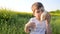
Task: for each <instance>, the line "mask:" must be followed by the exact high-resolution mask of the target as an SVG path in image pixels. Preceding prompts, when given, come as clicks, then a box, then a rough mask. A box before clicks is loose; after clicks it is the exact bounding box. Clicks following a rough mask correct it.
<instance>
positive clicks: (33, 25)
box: [25, 22, 36, 32]
mask: <svg viewBox="0 0 60 34" xmlns="http://www.w3.org/2000/svg"><path fill="white" fill-rule="evenodd" d="M30 27H32V28H33V29H34V28H35V27H36V25H35V23H33V22H31V23H27V24H26V25H25V32H30Z"/></svg>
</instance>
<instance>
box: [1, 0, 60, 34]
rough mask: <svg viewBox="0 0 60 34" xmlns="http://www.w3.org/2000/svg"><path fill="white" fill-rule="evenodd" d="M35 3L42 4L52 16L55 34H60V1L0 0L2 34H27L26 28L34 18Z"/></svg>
mask: <svg viewBox="0 0 60 34" xmlns="http://www.w3.org/2000/svg"><path fill="white" fill-rule="evenodd" d="M35 2H41V3H42V4H43V5H44V8H45V10H47V11H48V12H49V13H50V14H51V22H50V24H51V27H52V32H53V34H60V0H0V34H26V33H25V32H24V26H25V24H26V23H27V22H28V21H29V19H30V18H31V17H33V15H32V10H31V6H32V4H33V3H35Z"/></svg>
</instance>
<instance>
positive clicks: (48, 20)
mask: <svg viewBox="0 0 60 34" xmlns="http://www.w3.org/2000/svg"><path fill="white" fill-rule="evenodd" d="M50 19H51V16H50V14H49V13H48V14H47V16H46V33H47V34H52V30H51V26H50Z"/></svg>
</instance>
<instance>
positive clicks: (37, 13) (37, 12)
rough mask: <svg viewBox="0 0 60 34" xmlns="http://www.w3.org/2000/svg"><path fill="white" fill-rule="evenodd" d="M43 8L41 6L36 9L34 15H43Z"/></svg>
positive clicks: (38, 16) (37, 16)
mask: <svg viewBox="0 0 60 34" xmlns="http://www.w3.org/2000/svg"><path fill="white" fill-rule="evenodd" d="M43 11H44V10H43V9H41V8H39V9H36V10H35V13H34V16H35V17H36V18H40V16H41V14H42V13H43Z"/></svg>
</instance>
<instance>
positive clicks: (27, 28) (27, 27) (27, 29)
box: [24, 23, 29, 33]
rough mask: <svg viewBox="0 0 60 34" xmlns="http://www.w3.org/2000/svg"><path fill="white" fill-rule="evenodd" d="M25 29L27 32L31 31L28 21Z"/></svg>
mask: <svg viewBox="0 0 60 34" xmlns="http://www.w3.org/2000/svg"><path fill="white" fill-rule="evenodd" d="M24 31H25V32H26V33H29V25H28V23H27V24H26V25H25V28H24Z"/></svg>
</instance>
